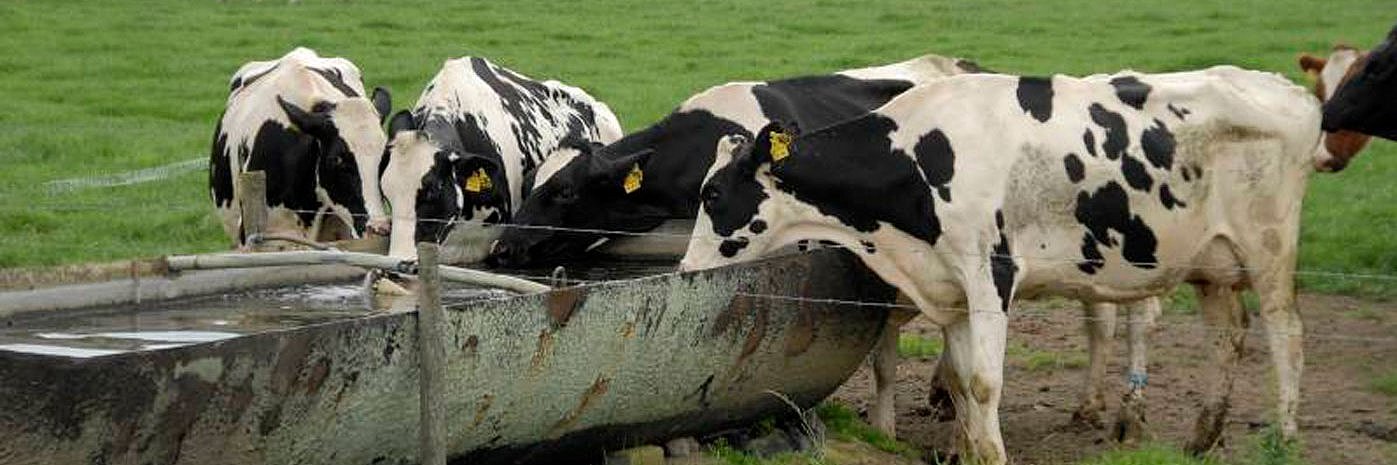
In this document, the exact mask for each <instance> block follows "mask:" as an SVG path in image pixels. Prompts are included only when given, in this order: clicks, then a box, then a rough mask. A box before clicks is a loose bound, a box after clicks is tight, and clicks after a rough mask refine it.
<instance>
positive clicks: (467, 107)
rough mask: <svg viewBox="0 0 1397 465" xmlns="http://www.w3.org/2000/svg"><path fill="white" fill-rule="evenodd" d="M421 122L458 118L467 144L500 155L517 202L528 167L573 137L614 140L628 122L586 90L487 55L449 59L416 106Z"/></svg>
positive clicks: (455, 123)
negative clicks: (542, 78) (531, 74)
mask: <svg viewBox="0 0 1397 465" xmlns="http://www.w3.org/2000/svg"><path fill="white" fill-rule="evenodd" d="M413 114H414V116H415V117H416V118H418V119H419V120H422V121H432V120H433V119H438V120H446V121H451V122H452V125H453V126H455V127H456V128H457V131H458V134H457V137H459V139H460V142H461V143H462V144H463V146H462V148H463V149H465V150H468V151H471V152H474V153H478V154H481V155H486V156H490V157H493V158H496V159H498V160H500V162H501V165H502V166H503V167H504V169H505V174H506V176H507V179H508V183H509V188H510V198H511V199H512V201H511V203H510V204H511V208H514V209H517V208H518V205H519V204H520V203H521V201H522V198H521V194H522V192H524V191H525V190H526V189H527V187H526V186H523V181H524V173H525V172H526V171H528V170H531V169H533V168H535V167H537V166H538V165H539V164H541V163H542V161H543V159H544V158H546V157H547V156H548V155H549V154H551V153H553V152H554V151H555V150H556V149H557V148H558V145H559V143H560V142H562V141H563V140H565V139H568V138H577V139H580V140H589V141H595V142H600V143H603V144H605V143H611V142H613V141H615V140H617V139H619V138H620V137H621V135H622V134H621V125H620V122H619V121H618V119H617V118H616V115H615V114H614V113H612V111H611V108H610V107H608V106H607V105H606V104H604V103H602V102H601V101H599V100H597V99H596V98H594V97H592V96H591V95H590V94H588V93H587V92H586V91H584V90H582V89H580V88H577V87H574V86H570V85H566V84H563V83H561V82H558V81H554V80H549V81H536V80H533V79H531V78H529V77H527V76H524V75H522V74H519V73H517V72H515V71H513V70H510V69H508V68H504V67H502V66H498V65H496V64H494V63H492V62H490V61H489V60H487V59H484V58H480V57H462V58H457V59H452V60H448V61H446V63H445V64H443V65H442V69H441V71H440V72H438V73H437V75H436V77H434V78H433V79H432V81H431V82H429V83H428V85H427V87H426V88H425V89H424V90H423V92H422V96H421V97H420V98H419V99H418V101H417V105H416V106H415V107H414V109H413Z"/></svg>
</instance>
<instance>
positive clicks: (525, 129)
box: [470, 57, 555, 153]
mask: <svg viewBox="0 0 1397 465" xmlns="http://www.w3.org/2000/svg"><path fill="white" fill-rule="evenodd" d="M470 62H471V71H473V72H474V73H475V75H476V77H478V78H480V80H481V81H482V82H484V83H485V84H486V85H488V86H490V90H492V91H494V93H495V95H496V96H498V97H499V99H500V106H502V107H503V108H504V112H505V114H509V115H516V116H517V117H516V118H515V119H514V120H513V121H512V124H511V125H510V131H511V132H512V133H513V134H514V138H515V143H516V144H518V146H519V148H520V150H521V151H522V152H524V153H539V152H540V147H541V144H542V139H543V136H542V134H541V132H540V131H539V128H538V127H537V126H535V125H534V124H533V121H535V118H537V119H538V120H543V121H549V122H550V123H551V122H553V121H555V120H554V118H555V116H554V115H553V112H552V111H549V110H548V108H547V107H546V106H545V105H544V104H543V100H544V99H545V98H547V97H548V88H547V87H545V86H543V85H542V84H539V83H537V82H534V81H530V80H527V79H522V78H519V79H517V80H516V79H514V78H508V79H509V81H511V82H505V79H506V78H502V77H501V76H502V75H505V73H506V72H508V71H509V70H507V69H505V68H500V67H495V66H492V64H491V63H490V62H488V61H486V60H485V59H484V58H480V57H471V59H470ZM496 70H499V72H500V74H496ZM509 74H510V75H512V74H513V73H509ZM514 76H515V77H517V75H514Z"/></svg>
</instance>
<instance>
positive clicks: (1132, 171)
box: [1121, 154, 1154, 192]
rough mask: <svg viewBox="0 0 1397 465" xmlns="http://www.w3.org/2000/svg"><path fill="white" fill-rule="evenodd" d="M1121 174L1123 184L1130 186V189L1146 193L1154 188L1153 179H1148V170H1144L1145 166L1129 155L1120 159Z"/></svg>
mask: <svg viewBox="0 0 1397 465" xmlns="http://www.w3.org/2000/svg"><path fill="white" fill-rule="evenodd" d="M1121 174H1122V175H1125V182H1126V183H1127V184H1130V188H1131V189H1135V190H1138V191H1142V192H1147V191H1149V190H1150V188H1151V187H1153V186H1154V179H1153V178H1151V177H1150V172H1149V170H1146V169H1145V164H1144V163H1140V160H1137V159H1135V157H1132V156H1130V154H1125V155H1123V156H1122V157H1121Z"/></svg>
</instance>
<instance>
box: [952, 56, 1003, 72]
mask: <svg viewBox="0 0 1397 465" xmlns="http://www.w3.org/2000/svg"><path fill="white" fill-rule="evenodd" d="M956 67H957V68H960V70H961V71H965V72H967V73H993V72H994V71H990V70H988V69H986V68H985V67H983V66H980V64H979V63H976V62H974V61H970V60H964V59H957V60H956Z"/></svg>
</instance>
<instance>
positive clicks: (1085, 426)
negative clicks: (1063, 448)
mask: <svg viewBox="0 0 1397 465" xmlns="http://www.w3.org/2000/svg"><path fill="white" fill-rule="evenodd" d="M1067 425H1068V426H1069V427H1071V428H1073V429H1076V430H1078V431H1086V430H1093V429H1103V428H1105V427H1106V422H1104V421H1102V420H1101V409H1089V408H1080V409H1077V411H1075V412H1072V421H1071V422H1069V423H1068V424H1067Z"/></svg>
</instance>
